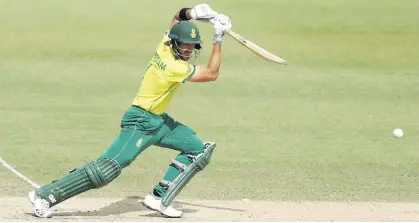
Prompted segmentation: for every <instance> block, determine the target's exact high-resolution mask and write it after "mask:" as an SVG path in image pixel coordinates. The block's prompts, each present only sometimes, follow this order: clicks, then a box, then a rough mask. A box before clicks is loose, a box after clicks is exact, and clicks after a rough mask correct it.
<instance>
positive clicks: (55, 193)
mask: <svg viewBox="0 0 419 223" xmlns="http://www.w3.org/2000/svg"><path fill="white" fill-rule="evenodd" d="M190 20H196V21H197V20H199V21H204V22H213V23H214V39H213V47H212V54H211V58H210V60H209V62H208V64H207V65H206V66H203V65H193V64H190V63H188V61H189V60H190V59H191V57H192V56H194V57H196V53H199V50H200V49H201V43H202V41H201V35H200V32H199V29H198V27H197V26H196V25H195V24H194V23H192V22H191V21H190ZM231 26H232V25H231V20H230V19H229V17H228V16H225V15H223V14H218V13H217V12H215V11H214V10H212V9H211V8H210V7H209V6H208V5H207V4H199V5H197V6H195V7H193V8H182V9H181V10H180V11H179V12H177V13H176V14H175V16H174V17H173V20H172V22H171V24H170V27H169V29H168V30H167V32H166V33H165V35H164V37H163V39H162V40H161V42H160V43H159V45H158V46H157V49H156V53H155V54H154V56H153V57H152V58H151V60H150V61H149V63H148V66H147V69H146V70H145V73H144V77H143V79H142V81H141V85H140V88H139V91H138V94H137V95H136V97H135V98H134V100H133V103H132V106H130V108H128V109H127V111H126V112H125V113H124V114H123V116H122V120H121V130H120V133H119V135H118V136H116V138H115V139H114V140H113V141H112V143H111V144H110V146H109V147H108V149H107V150H106V151H105V152H104V153H103V154H102V155H101V156H99V157H98V158H97V159H96V160H94V161H92V162H89V163H87V164H86V165H83V166H81V167H79V168H75V169H73V170H71V171H70V172H69V173H68V174H67V175H65V176H63V177H61V178H59V179H58V180H55V181H52V183H50V184H47V185H44V186H42V187H41V188H39V189H37V190H34V191H31V192H29V195H28V196H29V200H30V201H31V203H32V204H33V206H34V212H35V215H36V216H37V217H41V218H47V217H52V215H53V211H52V210H51V207H53V206H54V205H57V204H59V203H61V202H63V201H65V200H67V199H69V198H71V197H73V196H76V195H78V194H81V193H83V192H86V191H88V190H90V189H98V188H101V187H104V186H106V185H108V184H109V183H110V182H112V181H113V180H115V178H117V177H118V176H119V175H120V174H121V172H122V169H124V168H125V167H127V166H129V165H130V164H131V163H132V162H133V161H134V160H135V159H136V157H137V156H138V155H139V154H140V153H141V152H143V151H144V150H145V149H146V148H148V147H149V146H151V145H156V146H159V147H164V148H169V149H173V150H176V151H179V154H178V155H177V156H176V157H175V158H174V159H173V160H172V161H171V163H170V164H169V167H168V169H167V172H166V173H165V175H164V177H163V179H162V180H161V181H160V182H159V183H157V184H156V185H155V187H154V188H153V190H152V192H151V193H150V194H148V195H147V196H146V197H145V199H144V200H143V201H142V202H143V204H144V205H145V206H146V207H148V208H150V209H152V210H155V211H158V212H160V213H162V214H163V215H165V216H167V217H174V218H176V217H181V216H182V211H179V210H176V209H175V208H173V206H172V205H171V203H172V201H173V200H174V198H175V197H176V196H177V195H178V194H179V193H180V192H181V191H182V189H183V188H184V187H185V185H186V184H187V183H188V182H189V181H190V180H191V179H192V178H193V177H194V175H195V174H196V173H197V172H199V171H201V170H203V169H204V168H205V166H206V165H208V163H209V162H210V159H211V155H212V153H213V151H214V149H215V146H216V144H215V143H214V142H205V143H204V142H202V141H201V139H200V138H198V136H197V135H196V133H195V132H194V131H193V130H192V129H191V128H190V127H188V126H186V125H184V124H182V123H180V122H178V121H176V120H175V119H173V118H172V117H171V116H170V115H168V114H167V113H166V112H165V111H166V109H167V107H168V105H169V103H170V101H171V99H172V98H173V96H174V95H175V93H176V91H177V90H178V88H179V87H180V86H181V84H182V83H185V82H210V81H215V80H217V77H218V75H219V71H220V64H221V43H222V42H223V38H224V33H225V32H224V31H225V30H226V29H230V28H231ZM193 54H195V55H193Z"/></svg>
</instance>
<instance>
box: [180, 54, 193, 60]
mask: <svg viewBox="0 0 419 223" xmlns="http://www.w3.org/2000/svg"><path fill="white" fill-rule="evenodd" d="M191 57H192V56H186V55H184V56H181V58H182V60H184V61H188V60H189V59H191Z"/></svg>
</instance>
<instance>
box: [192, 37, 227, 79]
mask: <svg viewBox="0 0 419 223" xmlns="http://www.w3.org/2000/svg"><path fill="white" fill-rule="evenodd" d="M220 66H221V42H220V43H214V46H213V47H212V53H211V58H210V60H209V62H208V65H207V66H201V65H198V66H196V68H195V69H196V70H195V74H194V75H193V76H192V77H190V78H189V79H188V81H190V82H209V81H215V80H217V78H218V74H219V72H220Z"/></svg>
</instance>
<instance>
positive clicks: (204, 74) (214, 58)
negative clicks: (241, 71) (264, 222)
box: [188, 14, 231, 82]
mask: <svg viewBox="0 0 419 223" xmlns="http://www.w3.org/2000/svg"><path fill="white" fill-rule="evenodd" d="M216 20H217V21H216V22H215V24H214V45H213V47H212V53H211V58H210V60H209V62H208V65H207V66H200V65H198V66H196V70H195V74H194V75H193V76H192V77H190V78H189V79H188V80H189V81H190V82H209V81H215V80H217V78H218V74H219V72H220V66H221V43H222V42H223V39H224V34H225V32H224V30H225V29H231V21H230V18H228V17H227V16H225V15H221V14H220V15H218V16H217V18H216Z"/></svg>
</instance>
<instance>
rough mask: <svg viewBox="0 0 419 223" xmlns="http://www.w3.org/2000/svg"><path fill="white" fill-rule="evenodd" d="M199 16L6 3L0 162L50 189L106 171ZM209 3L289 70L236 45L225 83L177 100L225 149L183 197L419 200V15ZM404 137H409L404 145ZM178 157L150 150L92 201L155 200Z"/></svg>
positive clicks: (386, 5)
mask: <svg viewBox="0 0 419 223" xmlns="http://www.w3.org/2000/svg"><path fill="white" fill-rule="evenodd" d="M198 3H199V2H197V1H182V3H175V2H174V1H166V2H165V3H164V4H165V5H167V7H166V8H165V9H161V8H160V5H162V3H161V2H158V1H134V0H125V1H98V0H96V1H88V2H86V1H81V0H72V1H65V2H63V1H60V2H57V1H53V0H38V1H23V0H3V1H1V2H0V75H1V81H0V102H1V105H0V125H1V128H0V135H1V138H0V140H1V144H0V156H1V157H3V158H4V159H5V160H7V161H8V162H10V163H11V164H12V165H13V166H15V167H16V168H17V169H18V170H19V171H21V172H23V173H24V174H25V175H27V176H29V177H30V178H31V179H33V180H35V181H36V182H38V183H41V184H44V183H48V182H50V181H51V180H54V179H56V178H58V177H60V176H62V175H63V174H65V173H66V171H67V170H69V169H72V168H74V167H78V166H80V165H82V164H84V163H86V162H89V161H91V160H93V159H95V158H96V157H97V156H98V155H100V154H101V153H102V152H104V151H105V149H106V148H107V146H108V145H109V144H110V142H111V141H112V139H113V137H114V136H115V135H116V134H117V133H118V130H119V129H118V128H119V121H120V118H121V116H122V114H123V112H124V111H125V110H126V109H127V108H128V107H129V106H130V103H131V102H132V100H133V98H134V96H135V94H136V92H137V89H138V87H139V82H140V81H141V78H142V71H143V70H144V68H145V67H146V64H147V61H148V60H149V59H150V57H151V56H152V55H153V53H154V49H155V47H156V44H157V43H158V41H159V40H160V38H161V36H162V34H163V33H164V31H165V29H167V26H168V24H169V22H170V19H171V17H172V16H173V14H174V13H175V11H176V10H178V9H180V8H181V7H183V6H193V5H195V4H198ZM22 5H25V7H22ZM212 5H213V7H214V8H215V9H216V10H218V11H220V12H223V13H225V14H228V15H230V16H231V18H232V21H233V29H234V30H235V31H237V32H238V33H240V34H242V35H244V36H246V37H248V38H249V39H250V40H252V41H254V42H256V43H258V44H260V45H261V46H262V47H264V48H266V49H268V50H270V51H272V52H276V53H278V54H279V55H280V56H282V57H284V58H285V59H287V60H288V61H289V62H290V64H289V66H280V65H276V64H271V63H268V62H265V61H263V60H261V59H259V58H258V57H256V56H255V55H253V54H252V53H251V52H249V51H248V50H247V49H245V48H243V47H242V46H241V45H240V44H238V43H237V42H235V41H234V40H233V39H232V38H229V37H226V40H225V44H223V52H224V53H223V64H222V73H221V76H220V78H219V80H218V81H217V82H215V83H208V84H192V83H189V84H186V85H184V86H183V88H182V89H181V90H180V91H179V92H178V94H177V96H176V97H175V99H174V101H173V102H172V104H171V106H170V108H169V111H168V112H169V113H170V114H171V115H172V116H174V117H175V118H176V119H177V120H180V121H182V122H183V123H185V124H187V125H189V126H190V127H192V128H193V129H194V130H195V131H197V132H198V135H199V136H200V137H201V138H202V139H204V140H214V141H216V142H217V143H218V145H219V146H218V147H217V149H216V152H215V154H214V156H213V160H212V163H211V165H210V166H209V167H208V168H206V169H205V171H203V172H202V173H200V174H199V175H197V177H196V178H195V179H194V180H193V181H192V182H191V183H190V184H189V185H188V187H187V189H185V190H184V191H183V192H182V194H181V197H188V198H200V199H241V198H249V199H258V200H265V199H266V200H358V201H361V200H375V201H414V200H417V199H418V198H419V196H418V193H417V191H419V177H417V175H418V174H419V170H417V167H418V165H419V148H418V146H417V143H418V142H419V118H418V114H419V103H418V102H419V88H418V86H419V15H418V14H417V11H418V10H419V4H418V3H417V1H414V0H404V1H402V2H401V1H395V0H391V1H390V0H370V1H360V0H356V1H347V0H338V1H334V0H319V1H309V0H299V1H290V0H286V1H285V0H284V1H282V0H281V1H279V0H257V1H256V0H240V1H238V0H236V1H214V2H213V3H212ZM255 8H258V10H259V11H254V9H255ZM157 15H160V16H157ZM199 26H200V27H201V28H202V35H203V36H204V41H205V44H204V51H203V52H202V55H201V57H200V58H199V59H198V60H197V62H198V63H206V61H207V59H208V58H209V53H210V51H211V40H212V30H211V27H210V26H209V25H205V24H200V25H199ZM398 127H400V128H403V129H404V131H405V137H403V138H401V139H394V138H393V137H392V135H391V133H392V130H393V129H394V128H398ZM175 155H176V153H175V152H174V151H168V150H165V149H162V148H158V147H150V148H149V149H148V150H146V151H145V152H144V153H143V154H142V155H140V156H139V157H138V158H137V160H136V161H135V162H134V163H133V164H132V165H131V166H130V167H128V168H126V169H125V170H124V172H123V174H122V175H121V176H120V178H118V179H117V180H116V181H114V182H113V183H112V184H110V185H109V186H107V187H105V188H102V189H100V190H97V191H90V192H88V193H86V194H84V195H83V196H99V195H102V196H126V195H132V194H135V195H140V196H141V195H144V194H145V193H147V192H149V191H150V189H151V188H152V187H153V185H154V184H155V183H157V182H158V181H159V180H160V178H161V177H162V174H163V171H165V169H166V168H167V165H168V163H169V162H170V160H171V159H172V158H173V156H175ZM0 179H1V181H0V186H1V187H2V188H3V190H2V191H1V192H0V195H14V196H25V195H26V192H27V190H28V189H29V186H27V185H26V183H23V182H22V181H20V180H19V179H18V178H17V177H15V176H13V175H12V174H11V173H10V172H9V171H7V170H6V169H4V168H0Z"/></svg>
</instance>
